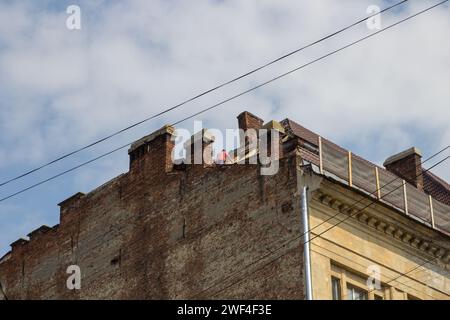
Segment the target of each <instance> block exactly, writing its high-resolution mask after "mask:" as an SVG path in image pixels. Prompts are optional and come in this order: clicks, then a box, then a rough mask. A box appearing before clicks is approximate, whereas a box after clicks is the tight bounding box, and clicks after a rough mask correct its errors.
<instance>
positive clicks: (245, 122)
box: [237, 111, 264, 147]
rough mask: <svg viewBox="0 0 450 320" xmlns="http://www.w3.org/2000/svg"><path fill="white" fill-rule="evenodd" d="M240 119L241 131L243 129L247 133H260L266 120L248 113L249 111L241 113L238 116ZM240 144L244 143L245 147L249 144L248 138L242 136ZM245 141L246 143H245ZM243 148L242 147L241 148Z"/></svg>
mask: <svg viewBox="0 0 450 320" xmlns="http://www.w3.org/2000/svg"><path fill="white" fill-rule="evenodd" d="M237 119H238V125H239V129H242V130H244V132H245V131H247V129H255V130H256V131H258V130H259V129H261V128H262V126H263V123H264V120H263V119H261V118H259V117H257V116H255V115H254V114H252V113H250V112H248V111H244V112H242V113H240V114H239V115H238V116H237ZM239 139H240V142H241V144H242V143H244V144H245V145H247V144H248V136H245V138H244V136H243V135H242V134H241V135H240V137H239ZM244 139H245V141H244ZM241 147H242V146H241Z"/></svg>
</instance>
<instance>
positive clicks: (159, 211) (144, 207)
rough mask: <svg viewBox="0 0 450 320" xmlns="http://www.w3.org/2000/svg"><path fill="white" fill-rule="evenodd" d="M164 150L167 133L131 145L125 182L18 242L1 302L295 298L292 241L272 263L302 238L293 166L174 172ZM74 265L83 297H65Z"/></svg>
mask: <svg viewBox="0 0 450 320" xmlns="http://www.w3.org/2000/svg"><path fill="white" fill-rule="evenodd" d="M172 147H173V145H171V142H170V137H169V134H162V135H160V136H158V137H156V138H154V139H152V140H151V141H150V142H146V143H144V144H143V145H142V146H139V148H138V149H139V150H138V149H136V150H134V151H133V157H132V163H131V168H130V171H129V172H128V173H126V174H123V175H121V176H119V177H117V178H115V179H114V180H112V181H110V182H108V183H107V184H105V185H103V186H101V187H99V188H98V189H96V190H94V191H92V192H90V193H88V194H86V195H82V194H78V195H77V196H76V197H72V198H71V199H69V201H64V202H63V203H61V221H60V225H58V226H56V227H54V228H52V229H50V230H47V229H46V228H44V229H43V230H45V232H37V233H36V234H35V236H33V237H32V238H31V239H30V241H29V242H28V241H25V242H23V243H22V242H20V243H17V244H16V246H15V247H14V248H13V250H12V252H11V253H10V256H9V257H8V259H4V260H5V261H3V262H2V263H1V264H0V282H1V283H2V284H3V286H4V288H5V291H6V292H7V294H8V297H9V298H10V299H24V298H27V299H47V298H62V299H79V298H82V299H85V298H99V299H102V298H105V299H106V298H108V299H110V298H123V299H161V298H292V299H301V298H303V284H302V280H301V279H302V267H301V266H302V263H301V262H302V251H301V246H300V245H299V241H296V242H294V243H292V244H291V245H290V246H286V248H283V249H282V250H279V251H276V253H272V251H274V250H275V249H277V248H278V247H279V246H280V245H281V244H282V243H284V242H285V241H286V240H287V239H291V238H292V237H293V236H294V235H296V234H297V233H298V230H299V229H300V215H299V213H298V212H299V202H300V201H299V198H298V195H297V194H296V190H297V186H296V170H295V168H296V158H295V157H292V156H291V157H287V158H285V159H283V160H282V161H281V163H280V170H279V172H278V174H276V175H274V176H261V175H260V167H259V165H237V164H236V165H229V166H209V167H205V166H203V165H187V166H183V167H174V166H173V165H168V159H170V151H171V148H172ZM280 254H284V255H283V256H282V257H281V258H279V259H277V260H275V261H274V262H272V263H270V264H268V265H267V266H266V267H264V268H261V266H262V265H263V264H265V263H268V262H269V261H270V260H271V259H273V258H274V257H277V256H278V255H280ZM264 255H267V257H266V258H265V259H262V260H260V261H258V259H259V258H260V257H261V256H264ZM254 261H258V262H257V263H254V264H252V263H253V262H254ZM72 264H75V265H78V266H80V268H81V272H82V284H81V290H73V291H71V290H68V289H67V287H66V279H67V277H68V276H69V275H68V274H66V268H67V267H68V266H69V265H72ZM247 265H251V266H250V267H248V268H246V266H247Z"/></svg>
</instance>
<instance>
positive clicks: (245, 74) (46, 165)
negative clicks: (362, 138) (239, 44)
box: [0, 0, 408, 187]
mask: <svg viewBox="0 0 450 320" xmlns="http://www.w3.org/2000/svg"><path fill="white" fill-rule="evenodd" d="M407 1H408V0H403V1H400V2H398V3H396V4H394V5H392V6H389V7H387V8H385V9H383V10H381V11H380V12H379V13H375V14H372V15H369V16H366V17H364V18H362V19H360V20H358V21H356V22H354V23H352V24H350V25H348V26H346V27H344V28H342V29H339V30H338V31H335V32H333V33H330V34H328V35H326V36H324V37H322V38H320V39H318V40H316V41H314V42H311V43H309V44H307V45H305V46H303V47H301V48H298V49H296V50H294V51H291V52H289V53H286V54H284V55H282V56H281V57H278V58H276V59H274V60H271V61H269V62H267V63H265V64H263V65H261V66H259V67H257V68H255V69H252V70H250V71H248V72H246V73H244V74H241V75H240V76H237V77H235V78H233V79H231V80H228V81H226V82H223V83H221V84H219V85H217V86H215V87H213V88H211V89H208V90H206V91H203V92H201V93H199V94H197V95H195V96H193V97H191V98H189V99H187V100H184V101H183V102H180V103H178V104H176V105H174V106H172V107H169V108H167V109H165V110H163V111H161V112H158V113H156V114H154V115H152V116H149V117H147V118H145V119H143V120H140V121H138V122H135V123H133V124H131V125H129V126H127V127H125V128H123V129H120V130H118V131H116V132H113V133H111V134H109V135H107V136H105V137H103V138H101V139H98V140H96V141H94V142H92V143H89V144H87V145H85V146H82V147H80V148H78V149H75V150H73V151H71V152H69V153H66V154H64V155H62V156H60V157H58V158H56V159H54V160H51V161H49V162H47V163H45V164H42V165H40V166H38V167H36V168H34V169H32V170H29V171H27V172H24V173H22V174H20V175H18V176H15V177H13V178H11V179H9V180H6V181H4V182H2V183H0V187H1V186H4V185H7V184H9V183H11V182H13V181H16V180H19V179H21V178H23V177H25V176H28V175H30V174H32V173H34V172H36V171H39V170H41V169H43V168H45V167H48V166H50V165H52V164H54V163H56V162H59V161H61V160H63V159H65V158H68V157H70V156H72V155H74V154H77V153H79V152H81V151H83V150H86V149H88V148H91V147H93V146H95V145H97V144H99V143H102V142H104V141H106V140H108V139H111V138H113V137H115V136H117V135H119V134H121V133H123V132H125V131H128V130H130V129H132V128H134V127H137V126H139V125H141V124H143V123H144V122H147V121H149V120H152V119H155V118H157V117H159V116H161V115H163V114H165V113H167V112H170V111H172V110H175V109H177V108H179V107H181V106H183V105H185V104H187V103H189V102H192V101H194V100H196V99H198V98H200V97H202V96H205V95H207V94H209V93H211V92H213V91H217V90H219V89H221V88H223V87H225V86H227V85H229V84H231V83H234V82H236V81H238V80H240V79H242V78H245V77H247V76H249V75H251V74H253V73H256V72H258V71H260V70H262V69H265V68H267V67H268V66H270V65H273V64H275V63H277V62H279V61H281V60H283V59H286V58H287V57H290V56H292V55H294V54H296V53H298V52H300V51H303V50H305V49H307V48H309V47H312V46H314V45H316V44H318V43H320V42H322V41H325V40H327V39H329V38H332V37H334V36H336V35H338V34H340V33H342V32H344V31H346V30H348V29H350V28H353V27H354V26H356V25H358V24H360V23H362V22H364V21H366V20H367V19H370V18H371V17H374V16H376V15H378V14H380V13H383V12H385V11H388V10H391V9H393V8H395V7H397V6H399V5H401V4H403V3H405V2H407Z"/></svg>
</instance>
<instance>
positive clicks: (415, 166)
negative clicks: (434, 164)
mask: <svg viewBox="0 0 450 320" xmlns="http://www.w3.org/2000/svg"><path fill="white" fill-rule="evenodd" d="M385 167H386V169H387V170H389V171H390V172H392V173H394V174H396V175H397V176H399V177H402V178H403V179H405V180H406V181H407V182H409V183H411V184H412V185H413V186H415V187H416V188H417V189H419V190H423V175H422V166H421V156H420V155H419V154H417V153H411V154H409V155H407V156H405V157H402V158H401V159H398V160H396V161H394V162H391V163H387V164H386V165H385Z"/></svg>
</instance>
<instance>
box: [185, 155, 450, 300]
mask: <svg viewBox="0 0 450 320" xmlns="http://www.w3.org/2000/svg"><path fill="white" fill-rule="evenodd" d="M447 148H448V147H446V148H444V149H442V150H440V151H439V152H437V153H435V154H434V155H433V156H431V157H430V158H428V159H427V160H426V161H428V160H430V159H432V158H434V157H436V156H437V155H439V154H440V153H442V152H443V151H445V150H446V149H447ZM449 158H450V156H447V157H446V158H444V159H442V160H440V161H439V162H437V163H436V164H434V165H433V166H431V167H429V168H428V169H426V170H423V171H422V172H421V173H419V174H418V175H416V178H417V177H419V176H421V175H423V174H424V173H425V172H428V171H430V170H431V169H433V168H434V167H436V166H438V165H439V164H441V163H443V162H445V161H447V160H448V159H449ZM426 161H424V162H426ZM424 162H423V163H424ZM386 185H387V184H386ZM386 185H385V186H386ZM400 187H402V185H400V186H397V187H395V188H394V189H392V190H391V191H390V192H388V193H386V194H384V195H383V196H382V197H381V198H380V199H383V198H384V197H386V196H388V195H390V194H391V193H393V192H394V191H396V190H397V189H399V188H400ZM383 188H384V186H383ZM369 201H370V203H369V204H368V205H366V206H364V207H363V208H361V209H359V210H357V211H356V212H354V213H352V214H350V215H348V216H347V217H345V218H344V219H342V220H339V221H338V222H337V223H335V224H333V225H331V226H330V227H329V228H327V229H326V230H324V231H323V232H321V233H318V234H317V235H315V236H313V237H311V238H310V239H309V241H306V242H303V243H302V245H304V244H306V243H307V242H311V241H312V240H314V239H315V238H317V237H320V236H322V235H323V234H324V233H326V232H328V231H330V230H331V229H333V228H335V227H337V226H338V225H340V224H341V223H343V222H345V221H347V220H348V219H350V218H351V217H354V216H356V215H357V214H358V213H361V212H362V211H363V210H365V209H367V208H368V207H370V206H371V205H373V204H375V201H376V200H375V199H369ZM356 203H359V201H357V202H355V204H356ZM353 206H354V204H353V205H352V206H350V208H351V207H353ZM339 214H340V212H339V213H337V214H335V215H333V216H332V217H331V218H329V219H326V220H324V221H322V222H321V223H319V224H318V225H316V226H314V227H312V228H310V229H309V230H308V232H311V231H312V230H314V229H316V228H318V227H320V226H321V225H323V224H324V223H326V222H327V221H329V220H331V219H333V218H336V217H337V216H338V215H339ZM304 235H305V233H301V234H300V235H298V236H295V237H293V238H292V239H290V240H288V241H286V242H285V243H283V244H282V245H280V246H278V247H277V248H276V249H274V250H272V251H271V252H269V253H267V254H265V255H263V256H261V257H259V258H258V259H256V260H254V261H252V262H251V263H249V264H248V265H246V266H244V267H241V268H240V269H239V270H238V271H236V272H234V273H233V274H230V275H228V276H226V277H225V278H223V279H221V280H220V281H217V282H216V283H215V284H212V285H211V286H209V287H208V288H206V289H204V290H202V291H201V292H199V293H197V294H195V295H194V296H192V297H191V298H190V299H193V298H195V297H197V296H198V295H200V294H202V293H203V292H206V291H208V290H209V289H211V288H213V287H216V286H217V285H219V284H220V283H223V282H224V281H226V280H228V279H231V278H232V277H233V276H234V275H236V274H239V273H240V272H242V270H244V269H248V268H249V267H251V266H252V265H254V264H256V263H258V262H259V261H262V260H264V259H266V258H268V257H270V256H271V255H273V254H274V253H275V252H277V251H279V250H281V249H282V248H285V247H286V246H287V245H288V244H290V243H292V242H294V241H296V240H298V239H300V238H302V237H303V236H304ZM286 254H287V252H285V253H283V254H281V255H279V256H277V257H276V258H275V259H272V260H270V261H269V262H267V263H265V264H263V265H262V266H261V267H259V268H257V269H256V270H254V271H253V272H252V273H254V272H256V271H259V270H261V269H263V268H264V267H266V266H267V265H269V264H271V263H273V262H275V261H276V260H278V259H280V258H281V257H283V256H284V255H286ZM428 262H429V261H427V263H428ZM410 271H413V270H410ZM240 281H242V279H241V280H238V281H236V282H233V283H231V284H230V285H228V286H226V287H225V288H223V289H221V290H219V291H218V292H216V293H215V294H217V293H219V292H222V291H223V290H225V289H227V288H229V287H231V286H233V285H235V284H236V283H239V282H240Z"/></svg>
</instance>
